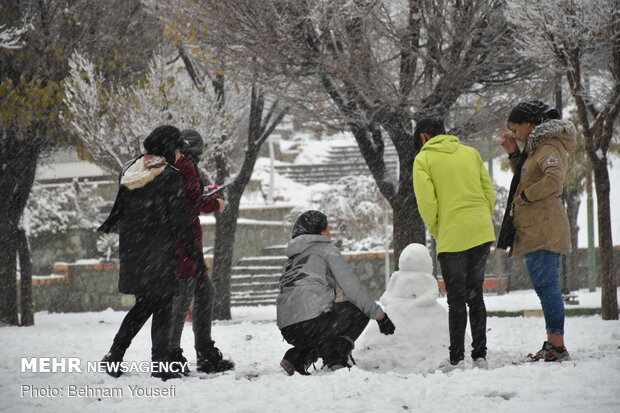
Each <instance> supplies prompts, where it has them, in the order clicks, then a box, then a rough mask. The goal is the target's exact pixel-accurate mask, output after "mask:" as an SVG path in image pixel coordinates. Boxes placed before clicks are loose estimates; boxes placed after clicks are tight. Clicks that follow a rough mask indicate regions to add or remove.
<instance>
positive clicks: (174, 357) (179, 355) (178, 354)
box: [170, 347, 189, 376]
mask: <svg viewBox="0 0 620 413" xmlns="http://www.w3.org/2000/svg"><path fill="white" fill-rule="evenodd" d="M170 361H174V362H176V363H181V364H182V365H183V366H182V367H181V370H180V373H181V374H182V375H184V376H189V363H188V362H187V359H186V358H185V356H184V355H183V349H182V348H180V347H179V348H175V349H174V350H172V351H170Z"/></svg>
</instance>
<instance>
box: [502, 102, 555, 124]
mask: <svg viewBox="0 0 620 413" xmlns="http://www.w3.org/2000/svg"><path fill="white" fill-rule="evenodd" d="M551 119H560V112H558V110H557V109H556V108H553V107H551V106H549V105H547V104H545V103H543V102H541V101H539V100H530V101H527V102H521V103H519V104H518V105H517V106H515V107H514V109H512V110H511V111H510V115H508V123H516V124H524V123H533V124H534V125H540V124H541V123H543V122H546V121H548V120H551Z"/></svg>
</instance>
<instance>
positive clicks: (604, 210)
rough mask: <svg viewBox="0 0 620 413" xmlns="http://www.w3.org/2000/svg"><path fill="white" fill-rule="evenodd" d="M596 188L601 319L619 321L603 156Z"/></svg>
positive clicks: (605, 167)
mask: <svg viewBox="0 0 620 413" xmlns="http://www.w3.org/2000/svg"><path fill="white" fill-rule="evenodd" d="M594 187H595V189H596V201H597V207H598V245H599V262H600V267H599V268H600V270H599V274H600V280H601V287H602V295H601V318H602V319H603V320H617V319H618V297H617V295H616V294H617V290H616V274H615V271H614V257H613V253H614V250H613V240H612V236H611V210H610V203H609V192H610V184H609V171H608V170H607V157H606V156H603V157H602V158H601V159H600V160H599V162H598V164H597V165H595V166H594Z"/></svg>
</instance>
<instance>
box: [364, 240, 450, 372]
mask: <svg viewBox="0 0 620 413" xmlns="http://www.w3.org/2000/svg"><path fill="white" fill-rule="evenodd" d="M398 263H399V270H398V271H396V272H394V273H393V274H392V276H391V277H390V281H389V282H388V286H387V289H386V291H385V293H383V295H382V296H381V299H380V301H381V305H382V307H383V309H384V310H385V312H386V313H387V314H389V316H390V318H391V319H392V321H393V322H394V325H396V331H395V333H394V335H393V336H385V335H383V334H381V333H380V332H379V328H378V326H377V325H376V323H371V324H370V325H369V326H368V328H366V330H365V331H364V334H363V335H362V336H361V337H360V338H359V339H358V340H357V342H356V346H355V347H356V350H355V358H356V362H357V365H358V367H360V368H363V369H366V370H379V371H393V372H398V373H429V372H432V371H434V370H435V369H436V368H437V366H438V365H439V363H440V361H441V360H443V359H445V358H446V355H447V354H448V346H449V345H450V335H449V331H448V311H447V310H446V309H445V308H444V307H442V306H441V305H440V304H439V303H438V302H437V296H438V294H439V288H438V286H437V280H436V279H435V277H433V275H432V274H433V262H432V260H431V256H430V253H429V251H428V249H427V248H426V247H425V246H424V245H422V244H409V245H408V246H407V248H405V249H404V250H403V252H402V253H401V255H400V259H399V261H398Z"/></svg>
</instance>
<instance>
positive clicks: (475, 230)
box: [413, 118, 495, 371]
mask: <svg viewBox="0 0 620 413" xmlns="http://www.w3.org/2000/svg"><path fill="white" fill-rule="evenodd" d="M414 144H416V145H418V147H421V150H420V153H419V154H418V155H417V156H416V158H415V161H414V163H413V188H414V191H415V195H416V198H417V201H418V209H419V211H420V215H422V219H423V220H424V222H425V223H426V225H427V226H428V230H429V232H430V233H431V235H432V236H433V237H434V238H435V239H436V240H437V258H438V260H439V264H440V266H441V273H442V276H443V279H444V282H445V284H446V291H447V295H448V326H449V330H450V359H449V361H446V362H444V363H442V365H440V369H442V370H443V371H450V370H453V369H456V368H461V369H462V368H464V367H465V361H464V359H465V329H466V327H467V308H466V306H468V307H469V321H470V327H471V334H472V352H471V357H472V359H473V366H474V367H480V368H486V367H487V361H486V356H487V347H486V318H487V315H486V307H485V305H484V298H483V295H482V282H483V281H484V270H485V266H486V261H487V257H488V255H489V251H490V248H491V244H492V243H493V242H494V241H495V230H494V227H493V221H492V218H491V217H492V214H493V208H494V206H495V190H494V188H493V182H492V181H491V178H490V176H489V173H488V171H487V169H486V167H485V166H484V162H483V161H482V157H481V156H480V154H479V153H478V151H477V150H476V149H474V148H472V147H469V146H466V145H462V144H461V143H460V141H459V139H458V138H457V137H456V136H451V135H446V134H445V128H444V125H443V121H442V120H441V119H437V118H425V119H422V120H420V121H419V122H418V123H417V125H416V128H415V131H414Z"/></svg>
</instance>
